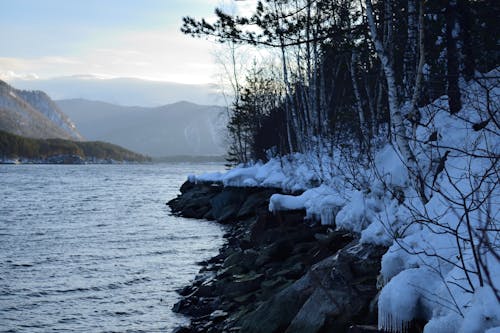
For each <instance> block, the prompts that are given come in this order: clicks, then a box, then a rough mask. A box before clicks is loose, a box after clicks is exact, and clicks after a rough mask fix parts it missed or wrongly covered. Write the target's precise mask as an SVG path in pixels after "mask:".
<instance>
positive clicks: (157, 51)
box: [0, 0, 252, 84]
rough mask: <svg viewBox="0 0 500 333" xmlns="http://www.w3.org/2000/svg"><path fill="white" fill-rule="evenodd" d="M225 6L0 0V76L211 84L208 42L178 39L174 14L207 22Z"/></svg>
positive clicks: (194, 1)
mask: <svg viewBox="0 0 500 333" xmlns="http://www.w3.org/2000/svg"><path fill="white" fill-rule="evenodd" d="M251 2H252V0H250V1H248V2H245V1H239V2H238V4H239V5H240V6H243V7H244V6H247V7H248V6H249V5H251V4H250V3H251ZM230 3H234V0H225V2H224V3H222V1H221V0H43V1H42V0H0V41H1V42H0V79H3V80H7V81H9V80H10V79H17V80H19V79H37V78H39V79H48V78H53V77H61V76H72V75H93V76H97V77H101V78H116V77H132V78H140V79H145V80H157V81H169V82H178V83H188V84H204V83H212V82H214V81H215V77H216V76H217V71H218V69H217V65H216V64H215V60H214V56H213V52H214V49H215V47H216V43H214V42H210V41H207V40H201V39H195V38H192V37H190V36H186V35H184V34H182V33H181V32H180V27H181V25H182V17H183V16H186V15H189V16H194V17H196V18H202V17H204V18H210V17H213V12H214V8H215V7H216V6H220V5H221V4H222V5H226V6H227V5H228V4H230Z"/></svg>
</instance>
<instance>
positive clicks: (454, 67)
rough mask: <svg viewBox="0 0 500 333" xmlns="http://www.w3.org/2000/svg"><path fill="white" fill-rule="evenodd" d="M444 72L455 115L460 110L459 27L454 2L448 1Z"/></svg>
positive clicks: (449, 100) (451, 107)
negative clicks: (445, 72)
mask: <svg viewBox="0 0 500 333" xmlns="http://www.w3.org/2000/svg"><path fill="white" fill-rule="evenodd" d="M445 15H446V71H447V81H448V82H447V83H448V85H447V94H448V106H449V108H450V113H451V114H455V113H457V112H458V111H460V109H461V108H462V102H461V101H460V88H459V86H458V79H459V67H458V66H459V63H458V52H457V37H458V34H459V33H460V27H459V25H458V20H457V4H456V0H448V3H447V5H446V13H445Z"/></svg>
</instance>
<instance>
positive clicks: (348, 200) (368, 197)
mask: <svg viewBox="0 0 500 333" xmlns="http://www.w3.org/2000/svg"><path fill="white" fill-rule="evenodd" d="M488 76H491V77H494V76H500V72H499V71H498V70H497V71H494V72H492V73H489V74H488ZM497 81H498V80H497ZM494 84H496V86H494ZM494 84H493V83H491V82H481V85H480V84H477V83H472V84H469V86H467V87H465V89H464V91H465V93H464V94H463V96H462V97H463V109H462V110H461V111H460V113H459V114H457V115H450V114H449V113H448V112H446V109H447V99H446V97H443V98H440V99H438V100H436V101H435V102H434V103H433V105H430V106H427V107H425V108H422V109H421V113H422V114H423V118H422V123H428V124H429V126H427V127H422V126H421V127H419V128H418V129H417V131H416V138H417V140H416V141H415V142H414V146H413V150H414V152H415V155H416V158H417V161H416V162H417V165H418V166H419V169H420V170H421V171H422V176H423V177H424V178H425V181H426V184H427V187H426V188H425V191H426V195H427V196H428V199H429V200H428V202H426V203H424V202H423V201H422V200H420V198H419V195H418V194H417V193H416V192H415V190H414V188H415V186H414V185H415V184H411V182H410V180H409V178H410V177H409V175H408V171H407V168H406V167H405V165H404V163H402V161H401V158H400V156H399V155H398V153H397V152H396V150H395V149H394V147H392V146H391V145H386V146H384V147H381V148H380V149H379V150H378V151H376V152H375V155H374V157H375V158H374V162H373V163H372V164H371V165H362V164H360V165H357V166H356V170H355V172H356V174H354V173H353V172H352V170H353V165H352V160H351V161H349V159H348V158H344V159H343V158H342V152H341V151H337V150H335V149H333V148H332V150H331V151H329V152H328V154H319V155H318V154H317V152H315V153H311V154H309V155H308V154H304V155H301V154H294V155H291V156H287V157H284V158H274V159H272V160H271V161H269V162H267V163H265V164H261V163H257V164H254V165H252V166H247V167H243V166H240V167H237V168H235V169H233V170H230V171H228V172H227V173H224V174H221V173H216V174H204V175H201V176H196V177H194V176H193V177H192V178H190V179H192V181H218V182H222V183H223V184H224V185H226V186H265V187H276V188H282V189H283V190H285V191H290V192H292V193H293V192H295V191H300V192H301V194H299V195H283V194H275V195H273V196H272V197H271V199H270V204H269V210H270V211H273V212H276V211H280V210H296V209H304V210H305V211H306V215H307V216H306V217H307V218H308V219H312V220H316V221H318V220H319V221H321V223H322V224H327V225H332V226H335V227H336V228H339V229H346V230H350V231H352V232H355V233H359V234H360V236H361V242H364V243H375V244H382V245H386V246H388V247H389V250H388V251H387V253H386V254H385V255H384V256H383V258H382V268H381V277H382V279H381V280H382V281H383V283H384V286H383V289H382V291H381V294H380V299H379V326H380V328H381V329H386V330H389V331H394V332H405V330H406V329H407V328H408V327H409V325H410V322H411V321H412V320H413V319H416V318H420V319H423V320H426V321H427V324H426V326H425V332H428V333H431V332H432V333H434V332H437V333H447V332H450V333H451V332H461V333H466V332H470V333H474V332H488V333H499V332H500V305H499V303H498V301H497V298H496V296H495V292H494V290H493V289H492V288H490V287H489V286H488V283H489V284H491V283H493V284H494V285H496V287H500V263H499V261H498V259H497V258H496V257H494V256H493V255H491V251H490V253H488V248H486V247H485V245H484V244H483V243H481V244H480V239H479V238H478V237H485V236H486V237H489V239H490V240H491V241H492V242H493V244H494V246H496V247H498V239H499V238H498V237H499V235H498V231H495V230H498V228H500V226H499V223H498V217H499V216H498V214H499V211H500V209H499V208H500V200H498V198H500V190H499V186H498V185H499V184H498V183H499V179H498V172H499V169H498V164H497V162H498V159H496V160H495V159H494V158H493V159H492V158H488V157H487V156H485V151H489V152H493V153H494V154H496V156H499V155H500V138H499V134H498V133H497V131H496V128H495V125H494V124H492V121H490V123H489V124H486V126H485V127H484V129H482V130H475V129H474V124H477V123H480V122H483V121H484V120H485V119H488V117H490V115H489V114H488V113H487V112H486V111H484V110H486V102H485V94H484V91H485V90H484V86H488V85H489V89H490V92H489V94H490V96H491V97H495V99H494V100H493V101H490V106H489V107H490V109H491V108H496V109H498V106H499V104H500V97H499V96H500V85H498V82H496V83H494ZM482 86H483V87H482ZM481 110H483V111H484V112H483V111H481ZM434 133H437V139H436V140H430V138H431V137H433V134H434ZM447 151H448V152H447ZM318 156H320V157H318ZM344 157H345V154H344ZM442 160H445V166H446V170H445V171H442V172H441V173H437V171H438V169H439V164H440V163H441V161H442ZM349 163H351V164H349ZM489 193H491V198H493V200H488V201H484V202H483V201H482V198H485V197H486V196H487V195H488V194H489ZM464 202H465V204H466V206H467V207H469V211H467V212H466V211H465V210H464V207H463V205H462V204H463V203H464ZM478 203H481V205H480V206H477V204H478ZM484 207H487V209H485V208H484ZM487 214H489V217H488V218H486V215H487ZM487 220H489V221H490V222H491V221H492V222H491V223H493V227H494V228H490V229H491V230H492V231H491V232H489V231H488V232H485V233H484V234H481V233H480V230H483V229H484V227H485V223H486V221H487ZM468 227H470V228H468ZM490 227H491V225H490ZM471 230H472V231H471ZM454 233H456V234H454ZM471 240H472V242H474V245H475V246H474V247H472V246H471V243H470V241H471ZM475 250H477V251H481V253H482V260H483V261H484V265H485V266H484V267H482V268H480V270H481V273H482V275H483V278H485V271H484V269H485V268H486V269H487V270H488V271H489V275H490V276H491V277H492V278H491V279H492V281H483V283H482V284H483V285H482V286H481V283H480V281H479V279H478V274H474V272H475V271H477V269H478V267H477V265H476V263H477V262H476V261H475V255H477V253H478V252H474V251H475Z"/></svg>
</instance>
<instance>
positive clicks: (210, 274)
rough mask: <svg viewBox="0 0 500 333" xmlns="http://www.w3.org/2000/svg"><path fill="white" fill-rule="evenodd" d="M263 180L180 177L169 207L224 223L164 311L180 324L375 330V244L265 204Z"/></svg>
mask: <svg viewBox="0 0 500 333" xmlns="http://www.w3.org/2000/svg"><path fill="white" fill-rule="evenodd" d="M274 193H280V190H278V189H272V188H241V187H238V188H235V187H223V186H222V185H221V184H211V183H202V184H200V183H198V184H194V183H191V182H189V181H187V182H186V183H184V184H183V186H182V187H181V194H180V195H179V196H178V197H177V198H175V199H173V200H171V201H169V202H168V203H167V204H168V205H169V206H170V207H171V210H172V212H173V214H176V215H180V216H184V217H192V218H199V219H209V220H216V221H218V222H220V223H223V224H225V225H226V226H227V229H226V230H227V233H226V234H225V235H224V237H225V239H226V242H225V245H224V246H223V247H222V248H221V249H220V252H219V254H218V255H217V256H215V257H213V258H211V259H210V260H208V261H206V262H202V263H200V264H201V266H202V268H201V270H200V273H199V275H198V276H197V277H196V278H195V279H194V281H193V283H192V284H191V285H189V286H187V287H185V288H183V289H182V290H179V293H180V295H181V296H182V299H181V301H179V302H178V303H177V304H175V306H174V309H173V310H174V311H176V312H179V313H182V314H185V315H188V316H189V317H191V323H190V325H189V326H186V327H179V328H177V329H176V330H175V332H177V333H184V332H208V333H210V332H243V333H273V332H276V333H277V332H287V333H313V332H314V333H316V332H317V333H320V332H378V331H377V330H376V321H377V295H378V289H377V277H378V274H379V271H380V260H381V257H382V255H383V254H384V253H385V251H386V250H387V249H386V248H384V247H380V246H375V245H370V244H361V243H360V242H359V237H358V236H356V235H353V234H349V233H347V232H342V231H335V230H334V229H332V228H331V227H328V226H322V225H321V224H319V223H318V222H315V221H308V222H304V216H305V212H304V211H300V210H299V211H283V212H277V213H275V214H273V213H270V212H269V210H268V204H269V198H270V196H271V195H272V194H274Z"/></svg>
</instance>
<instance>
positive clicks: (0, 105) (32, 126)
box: [0, 81, 83, 140]
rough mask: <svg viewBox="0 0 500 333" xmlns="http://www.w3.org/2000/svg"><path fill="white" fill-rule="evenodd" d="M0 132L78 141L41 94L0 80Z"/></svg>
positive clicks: (69, 123)
mask: <svg viewBox="0 0 500 333" xmlns="http://www.w3.org/2000/svg"><path fill="white" fill-rule="evenodd" d="M0 130H4V131H6V132H10V133H14V134H17V135H21V136H26V137H32V138H42V139H46V138H61V139H71V140H82V139H83V138H82V136H81V134H80V133H79V132H78V130H77V129H76V126H75V124H74V123H73V122H72V121H71V120H70V119H69V118H68V116H66V115H65V114H64V113H63V112H62V111H61V110H60V109H59V107H58V106H57V105H56V104H55V103H54V102H53V101H52V100H51V99H50V97H49V96H48V95H47V94H46V93H44V92H42V91H27V90H19V89H15V88H13V87H12V86H10V85H8V84H7V83H5V82H3V81H0Z"/></svg>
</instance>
